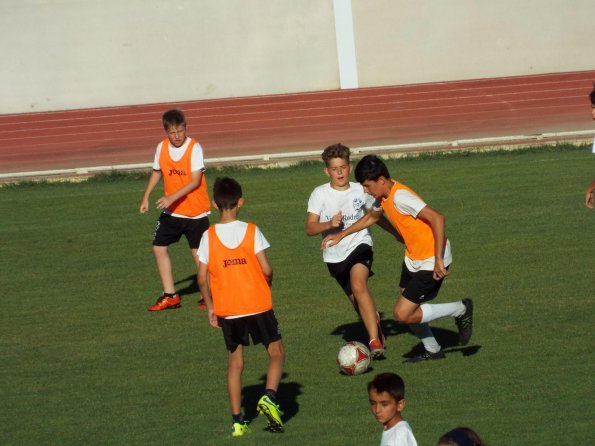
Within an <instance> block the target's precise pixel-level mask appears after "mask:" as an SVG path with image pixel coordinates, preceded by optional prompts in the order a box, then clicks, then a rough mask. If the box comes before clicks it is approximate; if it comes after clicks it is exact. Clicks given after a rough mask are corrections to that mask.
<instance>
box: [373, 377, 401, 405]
mask: <svg viewBox="0 0 595 446" xmlns="http://www.w3.org/2000/svg"><path fill="white" fill-rule="evenodd" d="M371 390H375V391H376V392H378V393H382V392H386V393H388V394H389V395H390V396H392V397H393V398H394V399H395V401H401V400H402V399H403V398H405V382H404V381H403V378H401V377H400V376H399V375H397V374H396V373H388V372H387V373H379V374H378V375H376V376H375V377H374V379H373V380H372V381H370V382H369V383H368V392H369V391H371Z"/></svg>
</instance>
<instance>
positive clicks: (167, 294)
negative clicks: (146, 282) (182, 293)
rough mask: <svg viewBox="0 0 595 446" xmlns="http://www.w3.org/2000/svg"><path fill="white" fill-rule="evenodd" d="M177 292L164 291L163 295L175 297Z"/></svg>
mask: <svg viewBox="0 0 595 446" xmlns="http://www.w3.org/2000/svg"><path fill="white" fill-rule="evenodd" d="M175 295H176V293H163V297H174V296H175Z"/></svg>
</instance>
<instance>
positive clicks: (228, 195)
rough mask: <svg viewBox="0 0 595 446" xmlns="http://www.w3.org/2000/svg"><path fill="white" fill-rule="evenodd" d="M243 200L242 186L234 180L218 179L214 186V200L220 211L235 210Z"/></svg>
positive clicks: (227, 178)
mask: <svg viewBox="0 0 595 446" xmlns="http://www.w3.org/2000/svg"><path fill="white" fill-rule="evenodd" d="M240 198H242V186H240V183H238V182H237V181H236V180H234V179H233V178H229V177H217V178H216V179H215V184H214V185H213V200H215V203H216V204H217V207H218V208H219V209H220V210H222V211H223V210H229V209H233V208H235V207H236V206H237V205H238V201H239V200H240Z"/></svg>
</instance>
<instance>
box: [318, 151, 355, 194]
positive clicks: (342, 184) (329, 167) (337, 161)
mask: <svg viewBox="0 0 595 446" xmlns="http://www.w3.org/2000/svg"><path fill="white" fill-rule="evenodd" d="M322 160H323V161H324V164H325V168H324V173H326V174H327V175H328V176H329V177H330V179H331V186H332V187H333V188H335V189H347V188H348V187H349V173H350V172H351V164H349V147H347V146H344V145H343V144H333V145H332V146H328V147H327V148H326V149H324V151H323V152H322Z"/></svg>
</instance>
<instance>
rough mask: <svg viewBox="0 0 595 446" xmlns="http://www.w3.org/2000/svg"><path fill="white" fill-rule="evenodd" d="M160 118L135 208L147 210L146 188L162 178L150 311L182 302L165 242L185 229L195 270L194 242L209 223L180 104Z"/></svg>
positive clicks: (195, 149) (197, 154)
mask: <svg viewBox="0 0 595 446" xmlns="http://www.w3.org/2000/svg"><path fill="white" fill-rule="evenodd" d="M162 122H163V128H164V129H165V133H166V135H167V138H165V139H164V140H163V141H161V142H160V143H159V144H158V145H157V149H156V151H155V158H154V160H153V172H152V173H151V176H150V177H149V180H148V182H147V186H146V188H145V191H144V193H143V197H142V200H141V203H140V208H139V210H140V213H141V214H146V213H147V212H149V197H150V195H151V192H152V191H153V189H154V188H155V186H157V184H158V183H159V180H161V178H163V189H164V192H165V195H163V196H162V197H160V198H158V199H157V201H156V202H155V205H156V207H157V209H161V210H162V212H161V215H160V216H159V221H158V222H157V227H156V228H155V233H154V236H153V254H154V255H155V261H156V263H157V270H158V271H159V276H160V278H161V284H162V286H163V294H162V295H161V296H160V297H159V298H158V299H157V302H156V303H155V305H151V306H150V307H149V308H148V310H149V311H161V310H166V309H169V308H178V307H179V306H180V305H181V299H180V295H179V294H178V293H176V288H175V283H174V274H173V268H172V264H171V259H170V257H169V253H168V247H169V245H171V244H173V243H176V242H178V241H179V240H180V238H181V237H182V235H184V236H185V237H186V240H187V241H188V245H189V247H190V254H191V255H192V260H193V262H194V263H195V266H196V270H197V272H198V257H197V256H196V254H197V250H198V244H199V243H200V237H201V236H202V233H203V232H204V231H205V230H206V229H207V228H208V227H209V217H208V216H209V214H210V213H211V205H210V202H209V195H208V191H207V182H206V179H205V176H204V171H205V164H204V154H203V150H202V147H201V146H200V144H199V143H198V142H196V140H195V139H193V138H189V137H188V136H186V116H185V115H184V113H183V112H182V111H181V110H177V109H172V110H168V111H166V112H165V113H163V116H162ZM199 306H200V305H199Z"/></svg>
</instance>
